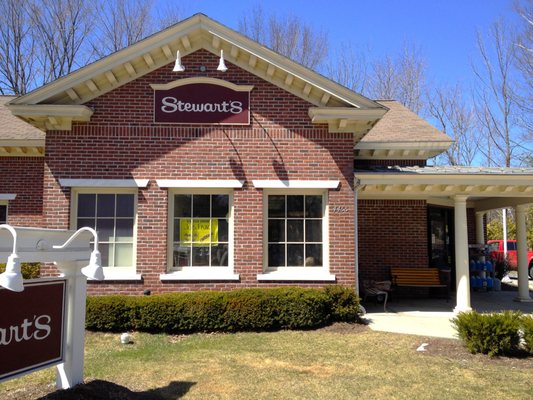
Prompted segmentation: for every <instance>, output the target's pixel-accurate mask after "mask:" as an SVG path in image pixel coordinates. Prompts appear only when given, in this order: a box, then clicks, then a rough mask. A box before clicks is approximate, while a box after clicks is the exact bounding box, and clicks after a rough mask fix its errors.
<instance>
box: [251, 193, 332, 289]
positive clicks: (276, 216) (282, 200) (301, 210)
mask: <svg viewBox="0 0 533 400" xmlns="http://www.w3.org/2000/svg"><path fill="white" fill-rule="evenodd" d="M263 215H264V217H263V218H264V233H263V244H264V245H263V248H264V251H263V273H262V274H259V275H258V277H257V278H258V280H260V281H269V280H285V281H293V280H294V281H301V280H305V281H312V280H316V281H333V280H335V276H334V275H331V274H330V273H329V256H328V251H329V243H328V236H329V235H328V229H329V223H328V192H327V190H316V189H307V190H300V189H285V190H279V189H269V188H265V190H264V192H263Z"/></svg>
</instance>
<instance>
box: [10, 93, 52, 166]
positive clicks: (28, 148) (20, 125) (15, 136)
mask: <svg viewBox="0 0 533 400" xmlns="http://www.w3.org/2000/svg"><path fill="white" fill-rule="evenodd" d="M15 98H16V97H15V96H0V157H2V156H25V157H28V156H33V157H35V156H37V157H39V156H42V155H43V154H44V132H43V131H41V130H40V129H37V128H35V127H33V126H31V125H30V124H27V123H25V122H24V121H21V120H20V119H19V118H17V117H15V116H14V115H13V114H11V112H10V111H9V110H8V109H7V107H6V106H5V105H6V103H7V102H9V101H11V100H13V99H15Z"/></svg>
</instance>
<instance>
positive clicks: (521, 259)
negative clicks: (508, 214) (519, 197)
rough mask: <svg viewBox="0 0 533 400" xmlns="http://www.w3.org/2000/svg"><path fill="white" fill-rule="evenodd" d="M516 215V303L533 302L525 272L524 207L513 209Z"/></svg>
mask: <svg viewBox="0 0 533 400" xmlns="http://www.w3.org/2000/svg"><path fill="white" fill-rule="evenodd" d="M515 215H516V253H517V259H518V297H516V298H515V300H516V301H524V302H529V301H533V300H532V299H531V297H530V296H529V278H528V271H527V267H528V265H527V233H526V206H525V205H519V206H516V207H515Z"/></svg>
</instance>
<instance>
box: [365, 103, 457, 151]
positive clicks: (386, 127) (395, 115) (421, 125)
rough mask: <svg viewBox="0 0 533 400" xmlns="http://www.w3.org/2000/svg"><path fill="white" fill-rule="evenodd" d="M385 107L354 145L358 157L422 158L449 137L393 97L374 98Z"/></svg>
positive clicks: (440, 148) (446, 144)
mask: <svg viewBox="0 0 533 400" xmlns="http://www.w3.org/2000/svg"><path fill="white" fill-rule="evenodd" d="M376 102H377V103H379V104H381V105H383V106H385V107H387V108H388V109H389V111H388V112H387V113H386V114H385V115H384V116H383V117H382V118H381V119H380V120H379V121H378V122H377V123H376V125H375V126H374V127H373V128H372V129H371V130H370V131H369V132H368V133H367V134H366V135H365V136H364V137H363V138H362V139H361V141H360V142H358V143H357V144H356V146H355V157H356V158H358V159H410V160H417V159H418V160H425V159H428V158H431V157H434V156H436V155H437V154H440V153H442V152H443V151H445V150H446V149H448V147H449V146H450V145H451V144H452V143H453V139H452V138H451V137H449V136H448V135H446V134H444V133H443V132H441V131H439V130H438V129H437V128H435V127H434V126H433V125H431V124H430V123H429V122H427V121H426V120H425V119H423V118H421V117H419V116H418V115H417V114H415V113H414V112H412V111H411V110H409V109H408V108H407V107H405V106H403V105H402V104H401V103H399V102H398V101H395V100H376Z"/></svg>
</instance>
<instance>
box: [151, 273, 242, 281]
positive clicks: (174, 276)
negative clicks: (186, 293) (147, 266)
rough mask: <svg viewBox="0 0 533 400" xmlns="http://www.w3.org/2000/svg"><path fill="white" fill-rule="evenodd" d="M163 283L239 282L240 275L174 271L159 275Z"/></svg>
mask: <svg viewBox="0 0 533 400" xmlns="http://www.w3.org/2000/svg"><path fill="white" fill-rule="evenodd" d="M159 279H161V281H162V282H171V281H238V280H239V279H240V277H239V274H234V273H230V272H227V271H222V272H220V271H218V272H217V271H209V272H202V271H174V272H170V273H168V274H161V275H159Z"/></svg>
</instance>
